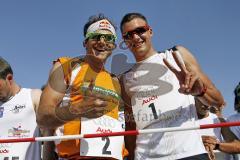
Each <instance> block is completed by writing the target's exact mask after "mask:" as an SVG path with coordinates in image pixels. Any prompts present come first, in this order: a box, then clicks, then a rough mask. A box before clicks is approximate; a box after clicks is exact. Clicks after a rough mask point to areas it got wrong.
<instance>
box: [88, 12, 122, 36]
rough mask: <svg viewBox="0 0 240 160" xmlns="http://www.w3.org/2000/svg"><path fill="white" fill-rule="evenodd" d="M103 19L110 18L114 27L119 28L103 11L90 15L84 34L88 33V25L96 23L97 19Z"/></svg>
mask: <svg viewBox="0 0 240 160" xmlns="http://www.w3.org/2000/svg"><path fill="white" fill-rule="evenodd" d="M102 19H106V20H108V21H109V22H110V23H111V25H112V26H113V27H114V29H115V30H117V27H116V26H115V24H114V23H113V22H112V21H111V20H110V19H109V18H108V17H106V16H105V15H104V14H103V13H99V14H98V15H93V16H90V17H89V18H88V22H87V23H86V24H85V25H84V28H83V35H84V37H85V36H86V34H87V29H88V27H89V26H90V25H91V24H93V23H95V22H97V21H100V20H102Z"/></svg>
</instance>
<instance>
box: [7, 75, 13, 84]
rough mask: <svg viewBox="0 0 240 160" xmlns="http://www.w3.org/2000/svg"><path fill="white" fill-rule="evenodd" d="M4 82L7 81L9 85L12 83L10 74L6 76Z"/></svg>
mask: <svg viewBox="0 0 240 160" xmlns="http://www.w3.org/2000/svg"><path fill="white" fill-rule="evenodd" d="M6 81H8V82H9V83H12V81H13V75H12V74H8V75H7V77H6Z"/></svg>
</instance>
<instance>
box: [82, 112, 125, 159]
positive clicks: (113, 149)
mask: <svg viewBox="0 0 240 160" xmlns="http://www.w3.org/2000/svg"><path fill="white" fill-rule="evenodd" d="M120 131H123V129H122V125H121V123H120V122H119V121H118V120H116V119H114V118H112V117H109V116H106V115H104V116H102V117H100V118H96V119H87V118H81V134H91V133H111V132H120ZM123 142H124V138H123V136H116V137H100V138H86V139H81V145H80V155H81V156H94V157H112V158H116V159H120V160H122V147H123Z"/></svg>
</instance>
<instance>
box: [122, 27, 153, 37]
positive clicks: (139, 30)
mask: <svg viewBox="0 0 240 160" xmlns="http://www.w3.org/2000/svg"><path fill="white" fill-rule="evenodd" d="M149 29H150V27H149V26H142V27H138V28H136V29H134V30H132V31H128V32H126V33H124V34H123V38H124V39H126V40H128V39H131V38H132V37H133V35H134V34H137V35H138V36H141V35H142V34H144V33H145V32H147V31H148V30H149Z"/></svg>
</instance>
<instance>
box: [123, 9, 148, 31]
mask: <svg viewBox="0 0 240 160" xmlns="http://www.w3.org/2000/svg"><path fill="white" fill-rule="evenodd" d="M135 18H141V19H142V20H144V21H145V22H146V23H148V22H147V18H146V17H145V16H144V15H142V14H141V13H127V14H125V16H124V17H123V18H122V21H121V24H120V29H121V32H122V27H123V25H124V24H125V23H127V22H130V21H131V20H133V19H135Z"/></svg>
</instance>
